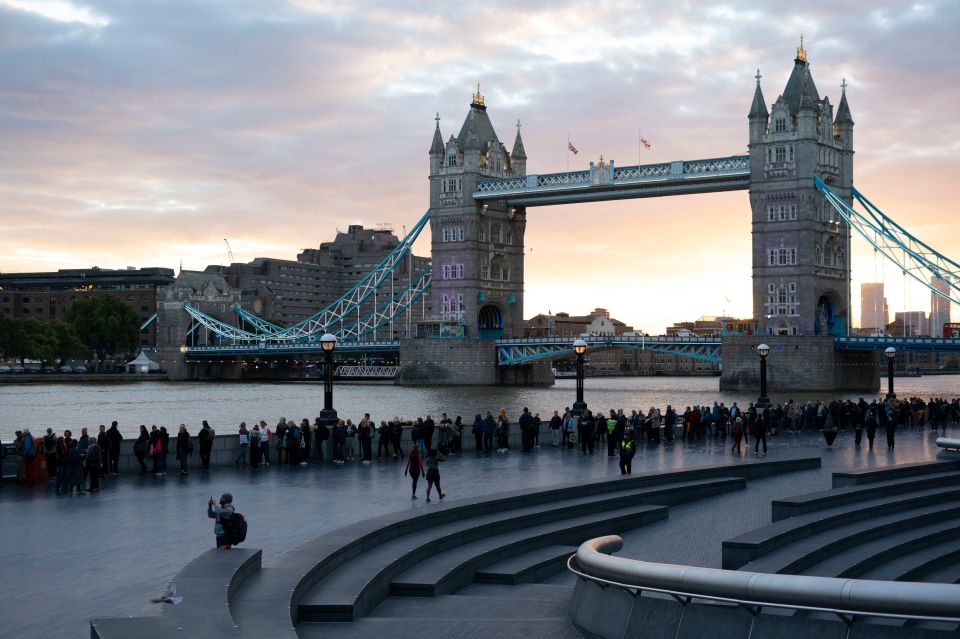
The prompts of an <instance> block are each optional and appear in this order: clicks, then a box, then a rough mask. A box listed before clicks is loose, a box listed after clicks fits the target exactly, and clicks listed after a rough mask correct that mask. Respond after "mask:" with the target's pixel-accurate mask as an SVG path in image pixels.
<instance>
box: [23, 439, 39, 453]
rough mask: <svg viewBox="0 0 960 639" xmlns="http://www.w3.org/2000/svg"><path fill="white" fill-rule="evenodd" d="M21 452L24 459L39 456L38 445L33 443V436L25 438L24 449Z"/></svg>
mask: <svg viewBox="0 0 960 639" xmlns="http://www.w3.org/2000/svg"><path fill="white" fill-rule="evenodd" d="M21 452H22V453H23V456H24V457H28V458H33V457H36V456H37V444H36V442H35V441H33V436H30V437H24V438H23V449H22V450H21Z"/></svg>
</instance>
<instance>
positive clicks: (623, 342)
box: [497, 335, 720, 366]
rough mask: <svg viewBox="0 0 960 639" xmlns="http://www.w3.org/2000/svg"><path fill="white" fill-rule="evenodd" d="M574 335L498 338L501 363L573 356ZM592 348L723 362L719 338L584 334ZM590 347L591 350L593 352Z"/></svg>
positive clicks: (500, 364) (498, 352)
mask: <svg viewBox="0 0 960 639" xmlns="http://www.w3.org/2000/svg"><path fill="white" fill-rule="evenodd" d="M574 339H575V338H571V337H563V338H560V337H544V338H525V339H501V340H497V365H498V366H515V365H517V364H527V363H529V362H533V361H537V360H543V359H555V358H557V357H561V356H566V355H569V356H573V340H574ZM583 340H584V341H585V342H587V346H588V348H589V349H590V350H598V349H608V348H636V349H640V350H646V351H653V352H656V353H668V354H670V355H678V356H680V357H689V358H692V359H698V360H701V361H704V362H712V363H720V338H719V337H648V336H614V335H608V336H592V337H584V338H583ZM590 350H588V352H590Z"/></svg>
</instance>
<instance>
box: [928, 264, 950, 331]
mask: <svg viewBox="0 0 960 639" xmlns="http://www.w3.org/2000/svg"><path fill="white" fill-rule="evenodd" d="M930 285H931V286H932V287H933V288H935V289H936V290H938V291H940V293H942V294H943V295H942V296H941V295H938V294H936V293H934V292H933V291H931V292H930V334H931V335H933V336H935V337H936V336H939V335H941V334H942V333H943V328H944V326H945V325H946V324H949V323H950V299H949V298H950V296H951V294H952V293H953V291H952V290H951V287H950V279H949V277H948V276H946V275H944V276H943V277H937V276H936V275H934V276H933V277H931V278H930Z"/></svg>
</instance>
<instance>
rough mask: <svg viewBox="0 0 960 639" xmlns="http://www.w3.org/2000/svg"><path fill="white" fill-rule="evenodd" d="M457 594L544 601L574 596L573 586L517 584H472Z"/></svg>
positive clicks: (566, 598) (564, 599)
mask: <svg viewBox="0 0 960 639" xmlns="http://www.w3.org/2000/svg"><path fill="white" fill-rule="evenodd" d="M457 594H458V595H464V596H467V597H491V598H494V599H501V598H504V597H522V598H523V599H543V600H546V601H553V600H555V599H562V600H563V601H569V600H570V598H571V597H572V596H573V584H572V583H571V584H570V585H555V584H517V585H515V586H506V585H503V584H479V583H472V584H470V585H468V586H466V587H465V588H462V589H461V590H458V591H457Z"/></svg>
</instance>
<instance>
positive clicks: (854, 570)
mask: <svg viewBox="0 0 960 639" xmlns="http://www.w3.org/2000/svg"><path fill="white" fill-rule="evenodd" d="M878 535H880V536H878ZM944 538H947V539H957V538H960V513H958V515H957V516H956V517H952V518H948V519H945V520H942V521H934V522H931V523H929V524H925V525H919V526H913V527H911V528H909V529H907V530H898V531H897V532H895V533H891V534H886V531H880V532H872V533H871V534H870V535H869V536H862V537H861V538H860V539H858V540H854V544H853V545H852V546H850V547H849V548H846V549H844V550H841V551H839V552H836V553H833V554H831V555H830V556H829V557H827V558H826V559H824V560H822V561H818V562H817V563H816V564H814V565H812V566H809V567H807V568H805V569H804V570H803V574H805V575H813V576H821V577H852V578H857V579H866V578H867V577H865V576H864V575H865V574H866V573H867V572H870V571H872V570H873V569H875V568H883V567H884V566H885V565H886V564H887V563H888V562H890V561H893V560H907V561H909V560H910V559H911V558H912V559H913V561H916V562H919V563H923V561H924V560H923V559H922V555H924V554H925V553H923V552H920V551H923V550H926V548H927V547H929V546H930V545H931V544H935V543H936V542H937V541H938V540H940V539H944ZM954 544H955V545H956V542H954ZM915 551H916V552H915ZM918 554H919V555H921V557H918V556H916V555H918ZM928 558H929V557H928ZM890 580H896V577H893V578H891V579H890ZM888 581H889V580H888Z"/></svg>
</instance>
